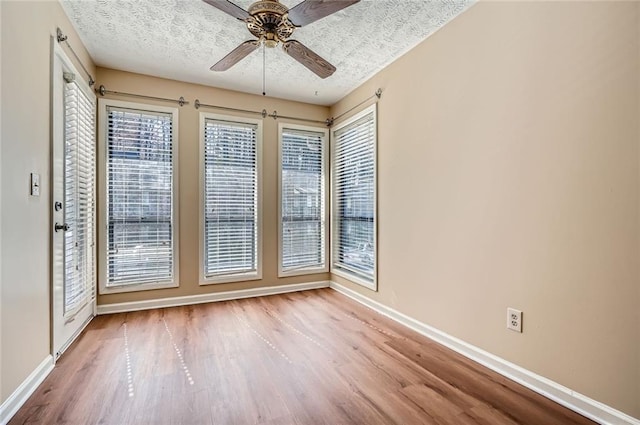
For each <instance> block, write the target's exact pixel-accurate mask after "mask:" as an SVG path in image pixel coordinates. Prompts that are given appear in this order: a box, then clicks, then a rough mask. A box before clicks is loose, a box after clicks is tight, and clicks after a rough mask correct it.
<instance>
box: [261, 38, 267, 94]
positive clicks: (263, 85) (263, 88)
mask: <svg viewBox="0 0 640 425" xmlns="http://www.w3.org/2000/svg"><path fill="white" fill-rule="evenodd" d="M266 50H267V48H266V46H265V44H264V41H263V42H262V95H263V96H266V95H267V92H266V88H265V86H266V83H265V80H266V75H267V73H266V71H265V68H266V63H267V61H266V60H265V56H266Z"/></svg>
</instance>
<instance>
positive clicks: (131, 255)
mask: <svg viewBox="0 0 640 425" xmlns="http://www.w3.org/2000/svg"><path fill="white" fill-rule="evenodd" d="M177 115H178V112H177V110H176V109H175V108H166V107H160V106H151V105H141V104H134V103H129V102H120V101H114V100H109V99H100V129H99V135H100V145H101V146H100V148H101V149H100V150H101V152H102V154H103V155H104V156H103V159H104V160H103V161H101V164H100V174H101V175H102V176H103V178H104V180H103V181H104V184H103V186H102V191H103V192H102V195H101V196H102V198H101V199H104V207H103V208H101V216H100V217H101V225H100V228H101V231H102V233H101V243H102V251H101V259H102V261H101V273H100V291H101V293H114V292H127V291H140V290H147V289H157V288H166V287H175V286H178V270H177V269H178V259H177V224H178V220H177V205H176V199H177V172H176V165H177V160H176V153H177V124H178V122H177Z"/></svg>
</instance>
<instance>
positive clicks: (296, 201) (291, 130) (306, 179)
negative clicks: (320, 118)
mask: <svg viewBox="0 0 640 425" xmlns="http://www.w3.org/2000/svg"><path fill="white" fill-rule="evenodd" d="M279 133H280V137H279V139H280V191H279V202H280V214H279V215H280V223H279V233H280V241H279V242H280V246H279V247H280V249H279V254H280V256H279V262H280V264H279V276H294V275H300V274H306V273H319V272H325V271H327V266H326V261H325V258H326V249H325V238H326V237H325V229H326V224H325V223H326V210H325V196H326V195H325V174H326V173H325V165H326V160H325V157H326V153H325V152H326V142H325V141H326V139H327V133H328V132H327V131H326V130H322V129H317V128H311V127H303V126H296V125H290V124H281V125H280V127H279Z"/></svg>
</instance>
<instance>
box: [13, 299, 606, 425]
mask: <svg viewBox="0 0 640 425" xmlns="http://www.w3.org/2000/svg"><path fill="white" fill-rule="evenodd" d="M10 424H11V425H16V424H69V425H76V424H82V425H84V424H105V425H107V424H108V425H112V424H113V425H127V424H150V425H151V424H153V425H163V424H166V425H174V424H184V425H200V424H203V425H204V424H223V425H226V424H331V425H335V424H367V425H371V424H437V425H447V424H455V425H468V424H485V425H501V424H508V425H513V424H531V425H560V424H593V422H591V421H590V420H588V419H586V418H584V417H582V416H580V415H578V414H576V413H574V412H571V411H570V410H568V409H565V408H563V407H561V406H559V405H558V404H555V403H553V402H552V401H550V400H548V399H546V398H544V397H542V396H540V395H538V394H536V393H534V392H532V391H529V390H527V389H526V388H524V387H522V386H520V385H518V384H516V383H514V382H511V381H509V380H508V379H506V378H504V377H502V376H500V375H498V374H496V373H494V372H492V371H490V370H488V369H486V368H484V367H482V366H480V365H478V364H476V363H474V362H472V361H470V360H468V359H466V358H464V357H462V356H460V355H458V354H456V353H454V352H452V351H451V350H449V349H447V348H445V347H442V346H440V345H438V344H436V343H434V342H433V341H431V340H429V339H427V338H425V337H422V336H421V335H419V334H417V333H415V332H413V331H411V330H409V329H407V328H404V327H403V326H401V325H399V324H397V323H395V322H393V321H392V320H390V319H387V318H385V317H384V316H381V315H379V314H377V313H376V312H374V311H372V310H369V309H367V308H366V307H364V306H362V305H360V304H358V303H356V302H355V301H352V300H350V299H349V298H347V297H345V296H343V295H341V294H339V293H337V292H335V291H333V290H331V289H319V290H314V291H305V292H298V293H292V294H285V295H276V296H270V297H263V298H253V299H247V300H238V301H229V302H220V303H212V304H201V305H195V306H187V307H175V308H167V309H158V310H150V311H143V312H135V313H126V314H114V315H108V316H99V317H97V318H95V319H94V320H93V322H92V323H91V324H90V325H89V326H88V327H87V329H86V330H85V331H84V332H83V334H82V335H81V336H80V337H79V338H78V340H77V341H76V342H75V343H74V344H73V345H72V346H71V347H70V348H69V349H68V351H67V352H66V353H65V354H64V355H63V356H62V357H61V359H60V360H59V361H58V364H57V365H56V367H55V369H54V370H53V372H52V373H51V374H50V375H49V377H48V378H47V379H46V380H45V381H44V383H43V384H42V385H41V386H40V388H39V389H38V390H37V391H36V392H35V393H34V395H33V396H32V397H31V398H30V399H29V400H28V401H27V403H26V404H25V405H24V406H23V407H22V409H20V411H19V412H18V413H17V414H16V415H15V417H14V418H13V419H12V420H11V422H10Z"/></svg>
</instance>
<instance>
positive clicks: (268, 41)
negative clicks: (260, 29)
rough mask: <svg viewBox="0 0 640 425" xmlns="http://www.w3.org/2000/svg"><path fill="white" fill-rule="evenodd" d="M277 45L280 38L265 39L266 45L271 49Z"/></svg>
mask: <svg viewBox="0 0 640 425" xmlns="http://www.w3.org/2000/svg"><path fill="white" fill-rule="evenodd" d="M277 45H278V40H265V41H264V47H267V48H269V49H273V48H274V47H276V46H277Z"/></svg>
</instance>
